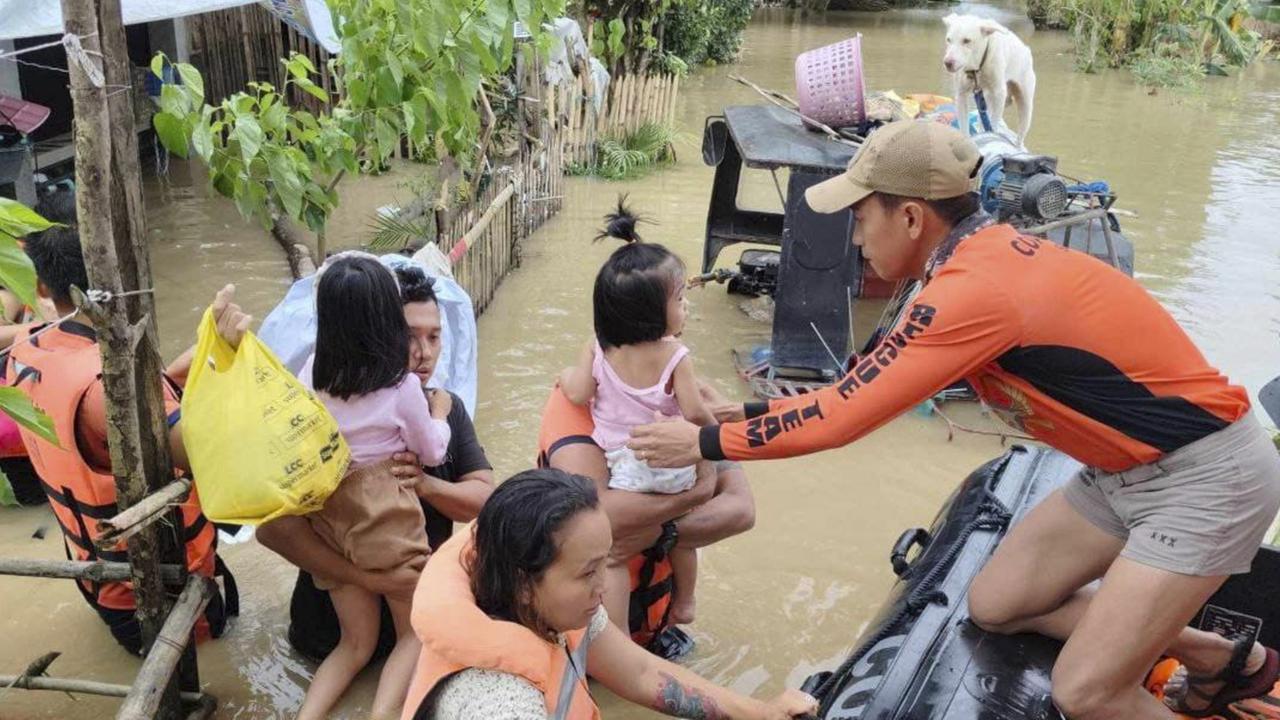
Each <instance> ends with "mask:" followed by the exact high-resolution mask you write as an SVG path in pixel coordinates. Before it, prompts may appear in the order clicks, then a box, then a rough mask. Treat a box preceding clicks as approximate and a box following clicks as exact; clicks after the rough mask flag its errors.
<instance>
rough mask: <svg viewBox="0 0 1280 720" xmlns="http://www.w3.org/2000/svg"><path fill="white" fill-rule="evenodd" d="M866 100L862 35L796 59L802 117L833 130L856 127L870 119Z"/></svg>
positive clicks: (803, 54) (797, 90)
mask: <svg viewBox="0 0 1280 720" xmlns="http://www.w3.org/2000/svg"><path fill="white" fill-rule="evenodd" d="M866 99H867V86H866V83H865V82H864V80H863V77H862V35H861V33H859V34H858V35H856V36H854V37H852V38H849V39H848V40H843V41H841V42H838V43H836V44H834V45H827V46H826V47H820V48H817V49H816V50H810V51H808V52H804V53H801V54H800V55H799V56H798V57H797V58H796V101H797V102H798V103H799V105H800V113H801V114H802V115H804V116H806V117H810V118H813V119H814V120H817V121H818V122H821V123H823V124H825V125H830V126H831V127H833V128H842V127H853V126H857V125H861V124H862V123H863V122H864V121H866V119H867V103H866Z"/></svg>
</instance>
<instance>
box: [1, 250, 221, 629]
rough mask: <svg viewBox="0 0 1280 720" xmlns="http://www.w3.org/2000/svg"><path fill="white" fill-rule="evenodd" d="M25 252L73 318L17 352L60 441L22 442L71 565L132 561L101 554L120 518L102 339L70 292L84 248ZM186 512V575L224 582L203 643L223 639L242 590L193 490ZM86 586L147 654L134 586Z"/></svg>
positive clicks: (173, 409) (93, 601)
mask: <svg viewBox="0 0 1280 720" xmlns="http://www.w3.org/2000/svg"><path fill="white" fill-rule="evenodd" d="M26 252H27V254H28V255H29V256H30V257H31V261H32V264H33V265H34V266H35V269H36V277H37V286H36V288H37V292H38V294H39V295H40V296H41V297H45V298H50V299H52V301H53V303H54V305H55V306H56V308H57V311H58V316H59V317H66V316H68V315H70V317H67V318H66V319H64V320H62V321H61V322H60V323H57V324H56V325H54V326H50V325H48V324H37V325H30V326H26V327H25V328H24V329H23V331H22V332H20V333H19V334H18V337H17V338H16V339H15V340H14V342H13V345H12V346H11V350H10V354H9V359H8V366H7V377H8V381H9V383H10V384H12V385H13V386H15V387H17V388H19V389H21V390H22V391H23V392H24V393H26V394H27V395H28V396H29V397H30V398H31V400H32V402H33V404H34V405H35V406H36V407H37V408H40V409H41V410H43V411H44V412H45V414H47V415H48V416H49V418H50V420H51V421H52V423H53V428H54V434H55V435H56V436H57V440H58V442H57V443H56V444H55V443H52V442H50V441H48V440H46V439H44V438H43V437H41V436H39V435H37V434H35V433H33V432H31V431H29V430H27V429H26V428H21V434H22V441H23V444H24V445H25V446H26V449H27V452H28V453H29V455H30V458H31V462H32V465H33V466H34V467H35V469H36V472H37V474H38V475H39V478H40V480H41V485H42V487H43V488H44V492H45V495H46V496H47V497H48V500H49V504H50V506H51V507H52V509H53V513H54V516H55V518H56V519H57V521H58V525H59V526H60V527H61V529H62V534H63V537H64V538H65V542H66V550H67V555H68V557H70V558H72V559H75V560H105V561H114V562H126V561H127V560H128V554H127V552H126V548H125V544H124V543H120V544H118V545H117V546H115V547H113V548H110V549H107V550H101V549H98V548H97V546H96V540H97V539H98V537H99V536H100V534H101V531H100V529H99V523H100V522H101V521H103V520H106V519H108V518H110V517H112V516H114V515H115V514H116V512H117V506H116V485H115V478H114V477H113V476H112V474H111V456H110V452H109V449H108V446H107V417H106V402H105V396H104V391H103V386H102V380H101V374H102V362H101V356H100V354H99V349H98V343H97V338H96V337H95V335H94V331H93V328H91V327H90V326H89V325H88V324H86V322H85V318H83V317H82V316H81V315H80V314H79V313H75V306H74V305H73V304H72V301H71V296H70V288H71V286H72V285H75V286H77V287H87V286H88V278H87V275H86V272H85V266H84V260H83V257H82V255H81V249H80V239H79V236H78V234H77V232H76V229H75V227H74V226H65V227H63V226H60V227H54V228H51V229H49V230H46V231H44V232H42V233H39V234H37V235H33V236H31V237H29V238H28V239H27V243H26ZM73 313H75V314H73ZM165 394H166V395H165V400H166V409H167V411H168V413H169V426H170V428H171V429H170V444H171V449H172V451H173V456H174V461H175V463H176V464H177V465H178V466H179V467H178V470H180V471H183V472H189V468H187V467H185V465H186V456H185V453H184V452H183V449H182V444H181V434H180V432H179V429H178V427H177V422H178V419H179V388H178V386H177V385H176V384H175V383H173V382H171V381H170V380H168V378H166V379H165ZM178 513H179V514H180V516H181V519H182V525H181V527H180V528H172V529H171V530H170V531H171V532H175V533H176V534H177V535H178V537H177V538H176V539H177V540H178V541H180V543H181V545H182V546H183V547H184V548H185V552H186V559H187V569H188V571H190V572H193V573H197V574H200V575H204V576H206V577H214V576H215V575H217V576H221V577H223V580H224V585H225V597H223V596H215V597H214V598H213V599H212V600H211V601H210V602H209V605H208V607H207V608H206V610H205V613H204V617H203V618H201V619H200V621H199V622H198V623H197V626H196V636H197V639H198V640H199V639H205V638H208V637H218V636H219V635H221V634H222V632H223V630H224V629H225V627H226V618H227V616H228V615H235V614H237V612H238V609H239V608H238V605H239V602H238V594H237V592H236V586H235V581H234V578H232V576H231V575H230V573H229V572H227V571H226V568H225V566H224V565H223V564H222V561H221V559H220V558H218V557H217V554H216V547H217V535H216V532H217V531H216V529H215V528H214V526H213V524H212V523H210V522H209V521H208V519H207V518H205V516H204V515H203V514H201V512H200V503H199V499H198V497H197V496H196V491H195V488H192V490H191V494H190V496H189V497H188V498H187V500H185V501H183V502H182V503H181V504H180V505H179V506H178ZM157 527H161V528H165V527H168V526H167V525H163V524H162V525H158V526H157ZM78 586H79V589H80V592H81V594H82V595H83V596H84V598H85V600H86V601H87V602H88V603H89V605H90V606H91V607H93V608H94V610H96V611H97V612H98V614H99V616H101V618H102V620H103V621H104V622H105V623H106V624H107V626H108V628H109V629H110V630H111V633H112V635H113V636H114V637H115V638H116V640H117V641H118V642H119V643H120V644H121V645H122V646H124V647H125V648H126V649H127V650H129V651H130V652H132V653H135V654H138V653H140V652H141V650H142V648H141V642H142V639H141V635H140V629H139V627H138V624H137V622H136V620H135V619H134V610H135V607H136V605H135V602H134V597H133V588H132V584H131V583H129V582H106V583H99V582H93V581H88V580H82V581H78ZM176 591H177V590H176V589H175V592H176Z"/></svg>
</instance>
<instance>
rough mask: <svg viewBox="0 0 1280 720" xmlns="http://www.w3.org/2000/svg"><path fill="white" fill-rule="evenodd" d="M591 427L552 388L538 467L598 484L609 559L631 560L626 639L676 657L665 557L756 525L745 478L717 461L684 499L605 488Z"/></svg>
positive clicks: (681, 645)
mask: <svg viewBox="0 0 1280 720" xmlns="http://www.w3.org/2000/svg"><path fill="white" fill-rule="evenodd" d="M702 390H703V392H704V395H705V396H706V399H707V400H708V401H709V403H708V404H709V405H712V406H714V407H718V406H721V405H723V404H724V401H723V399H722V398H719V397H718V396H717V395H715V393H714V391H712V390H711V389H710V388H708V387H703V388H702ZM711 401H714V404H713V402H711ZM592 427H593V423H592V420H591V412H590V410H588V409H587V408H586V407H582V406H578V405H574V404H573V403H572V402H570V401H569V398H567V397H566V396H565V395H564V393H563V392H561V391H560V388H559V387H556V388H554V389H553V390H552V391H551V393H550V395H549V396H548V398H547V403H546V405H545V406H544V407H543V410H542V424H541V428H540V430H539V433H538V466H539V467H550V468H556V469H559V470H564V471H565V472H570V473H574V474H577V475H583V476H586V477H589V478H591V479H592V480H594V481H595V482H596V488H597V492H598V493H599V495H600V498H601V501H602V503H603V505H604V508H605V512H607V513H608V515H609V520H610V521H611V522H612V523H613V537H614V546H613V551H614V553H615V557H618V558H629V560H628V563H629V566H630V570H631V589H632V592H631V604H630V609H629V617H628V626H629V628H630V630H631V634H632V638H633V639H634V640H635V641H636V642H637V643H639V644H640V645H641V646H643V647H646V648H649V649H650V650H652V651H654V652H657V653H658V654H660V655H663V656H664V657H668V658H671V657H674V656H678V655H681V654H683V652H684V651H687V650H688V649H689V648H690V647H691V643H692V641H690V640H688V638H687V636H684V635H682V634H680V633H674V634H672V633H664V632H663V631H664V630H666V629H667V628H668V610H669V608H670V604H671V582H672V579H671V564H670V562H669V561H667V559H666V552H667V551H668V550H670V548H671V547H673V546H674V545H675V544H676V543H680V544H681V545H682V546H685V547H692V548H697V547H703V546H706V545H710V544H712V543H715V542H718V541H720V540H723V539H725V538H728V537H732V536H734V535H738V534H740V533H744V532H746V531H747V530H750V529H751V527H752V526H753V525H754V524H755V502H754V500H753V498H752V496H751V487H750V486H749V485H748V484H747V477H746V473H744V472H743V470H742V467H741V466H739V465H738V464H736V463H720V464H719V465H718V466H717V471H718V472H717V477H716V478H715V482H714V483H711V482H705V481H700V482H699V483H698V484H697V485H695V486H694V487H693V488H692V489H690V490H687V491H685V492H683V493H676V494H673V495H658V494H652V495H638V494H637V493H630V492H626V491H621V490H611V489H610V488H609V486H608V478H609V471H608V467H607V466H606V464H605V459H604V451H603V450H601V449H600V447H599V446H597V445H596V444H595V442H594V441H593V440H592V439H591V431H592ZM667 643H673V644H671V645H669V646H668V645H667Z"/></svg>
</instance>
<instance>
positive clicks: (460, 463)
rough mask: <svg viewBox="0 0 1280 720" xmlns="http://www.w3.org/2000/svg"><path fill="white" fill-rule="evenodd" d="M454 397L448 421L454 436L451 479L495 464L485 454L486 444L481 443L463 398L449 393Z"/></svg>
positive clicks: (451, 450) (491, 467) (490, 468)
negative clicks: (491, 463)
mask: <svg viewBox="0 0 1280 720" xmlns="http://www.w3.org/2000/svg"><path fill="white" fill-rule="evenodd" d="M449 395H450V396H451V397H452V398H453V409H452V410H450V411H449V417H448V419H447V420H446V422H448V423H449V430H450V431H451V432H452V435H453V437H452V438H450V440H449V460H450V463H451V464H452V465H453V468H452V469H453V475H454V476H453V477H452V478H449V479H450V480H451V481H456V480H457V479H458V478H460V477H462V476H463V475H466V474H467V473H473V472H475V471H477V470H492V469H493V466H492V465H490V464H489V458H488V457H486V456H485V454H484V446H482V445H481V444H480V438H478V437H476V426H475V425H474V424H472V422H471V416H470V415H468V414H467V406H466V405H465V404H464V403H463V402H462V398H460V397H458V396H457V395H454V394H453V393H449Z"/></svg>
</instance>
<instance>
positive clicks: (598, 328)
mask: <svg viewBox="0 0 1280 720" xmlns="http://www.w3.org/2000/svg"><path fill="white" fill-rule="evenodd" d="M608 220H609V226H608V230H606V231H605V232H603V233H601V234H600V235H598V236H597V237H596V239H597V240H599V239H601V238H604V237H608V236H612V237H617V238H619V239H621V240H625V241H626V243H627V244H626V245H624V246H622V247H620V248H618V249H617V250H616V251H615V252H614V253H613V254H612V255H611V256H610V257H609V259H608V260H607V261H606V262H605V264H604V267H602V268H601V269H600V272H599V274H597V275H596V281H595V288H594V291H593V306H594V320H595V334H596V340H595V341H594V342H592V343H589V344H588V345H587V346H586V347H585V348H584V349H583V351H582V354H581V356H580V357H579V359H578V363H577V364H576V365H574V366H573V367H570V368H567V369H566V370H565V371H564V373H562V374H561V377H560V385H561V387H562V389H563V390H564V393H565V395H566V396H567V397H568V398H569V400H571V401H572V402H574V403H576V404H579V405H588V404H589V406H590V408H591V417H592V419H593V420H594V421H595V431H594V432H593V433H592V436H591V437H592V439H593V440H595V442H596V444H597V445H599V446H600V447H601V448H602V449H603V450H604V452H605V459H606V461H608V464H609V487H610V488H613V489H620V490H627V491H631V492H643V493H679V492H684V491H686V490H688V489H689V488H691V487H693V484H694V482H695V481H696V479H697V474H696V473H697V471H696V468H695V467H693V466H690V467H684V468H673V469H671V468H652V467H649V466H648V465H647V464H646V463H645V462H644V461H643V460H641V459H639V458H637V457H636V455H635V453H634V452H632V451H631V449H630V448H628V447H627V440H628V439H629V438H630V436H631V428H632V427H634V426H636V425H645V424H648V423H651V422H653V421H654V419H655V417H657V416H667V417H678V416H684V418H685V419H686V420H689V421H690V422H694V423H697V424H699V425H705V424H710V423H713V422H715V420H714V418H713V417H712V416H711V413H710V412H709V411H708V410H707V408H706V407H705V405H704V404H703V402H702V398H701V396H700V394H699V392H698V382H697V376H696V375H695V374H694V371H693V360H692V359H691V358H690V357H689V349H688V348H687V347H685V346H684V345H683V344H681V343H680V341H679V340H677V339H676V338H677V337H678V336H679V335H680V333H681V332H682V331H683V330H684V322H685V317H686V315H687V312H688V309H687V303H686V301H685V296H684V289H685V272H684V263H683V262H681V260H680V258H678V257H676V255H674V254H673V253H672V252H671V251H670V250H667V249H666V248H664V247H662V246H661V245H655V244H652V243H642V242H640V237H639V235H637V234H636V232H635V225H636V222H637V221H638V219H637V218H636V216H635V215H633V214H631V213H630V212H629V211H628V210H627V209H626V208H625V207H623V205H622V202H621V201H619V203H618V211H617V212H616V213H613V214H611V215H609V216H608ZM671 564H672V570H673V573H674V575H675V591H674V593H673V598H672V604H671V618H672V621H673V622H676V623H688V622H692V621H693V616H694V600H693V587H694V579H695V577H696V575H697V556H696V555H695V553H694V551H693V550H689V549H684V548H676V549H674V550H673V551H672V553H671ZM629 593H630V577H629V575H628V572H627V567H626V565H625V564H623V563H616V564H615V565H613V566H611V567H610V569H609V582H608V587H607V588H606V590H605V606H606V610H608V612H609V616H610V617H611V618H612V619H613V621H614V622H615V623H618V624H619V625H620V626H621V627H623V628H624V629H625V627H626V622H627V599H628V596H629Z"/></svg>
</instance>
